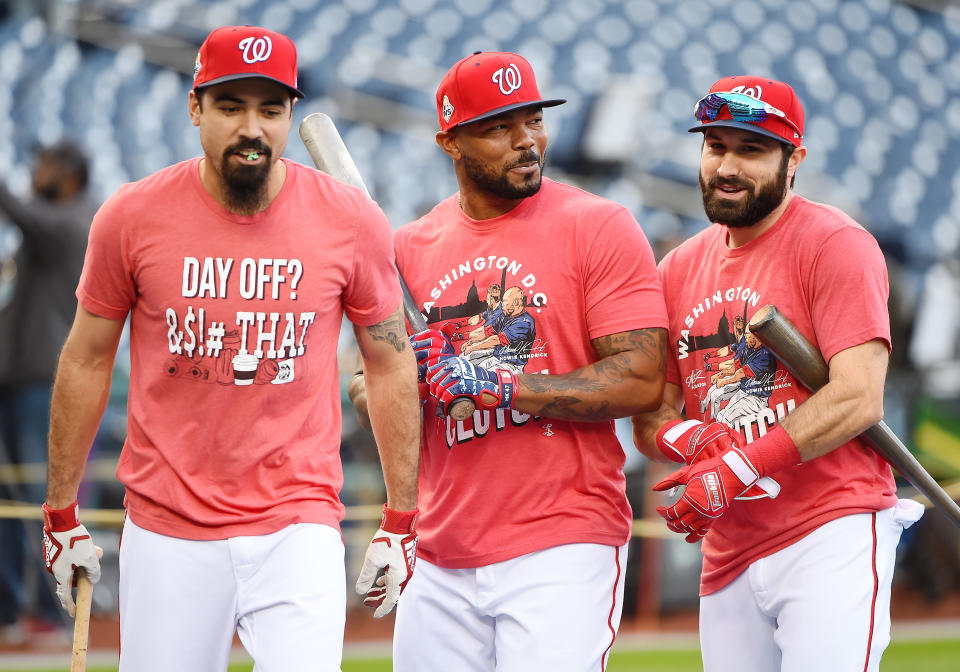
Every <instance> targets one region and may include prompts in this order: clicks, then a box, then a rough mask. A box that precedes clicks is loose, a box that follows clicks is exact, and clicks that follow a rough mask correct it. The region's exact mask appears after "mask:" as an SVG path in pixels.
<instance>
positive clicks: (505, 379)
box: [496, 369, 520, 408]
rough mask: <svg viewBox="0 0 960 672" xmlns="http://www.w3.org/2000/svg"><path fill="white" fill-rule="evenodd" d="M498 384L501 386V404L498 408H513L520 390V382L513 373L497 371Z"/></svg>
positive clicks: (505, 370)
mask: <svg viewBox="0 0 960 672" xmlns="http://www.w3.org/2000/svg"><path fill="white" fill-rule="evenodd" d="M496 374H497V384H498V385H499V386H500V402H499V403H498V404H497V408H513V402H514V400H515V399H516V398H517V392H518V391H519V390H520V381H519V379H518V377H517V374H515V373H514V372H513V371H509V370H507V369H497V370H496Z"/></svg>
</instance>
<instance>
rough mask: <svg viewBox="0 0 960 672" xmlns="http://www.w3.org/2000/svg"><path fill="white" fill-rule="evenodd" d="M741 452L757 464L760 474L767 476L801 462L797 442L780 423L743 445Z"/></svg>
mask: <svg viewBox="0 0 960 672" xmlns="http://www.w3.org/2000/svg"><path fill="white" fill-rule="evenodd" d="M743 452H744V454H745V455H746V456H747V459H749V460H750V461H751V462H752V463H753V464H755V465H756V466H757V470H758V471H759V472H760V475H761V476H769V475H771V474H775V473H777V472H778V471H783V470H784V469H787V468H789V467H792V466H794V465H797V464H800V463H801V462H803V458H802V457H801V456H800V451H799V450H797V444H796V443H794V441H793V439H792V438H791V436H790V435H789V434H787V430H785V429H784V428H783V427H781V426H780V425H777V426H775V427H774V428H773V429H771V430H770V431H769V432H767V433H766V434H764V435H763V436H761V437H760V438H759V439H757V440H756V441H754V442H753V443H751V444H750V445H748V446H745V447H744V448H743Z"/></svg>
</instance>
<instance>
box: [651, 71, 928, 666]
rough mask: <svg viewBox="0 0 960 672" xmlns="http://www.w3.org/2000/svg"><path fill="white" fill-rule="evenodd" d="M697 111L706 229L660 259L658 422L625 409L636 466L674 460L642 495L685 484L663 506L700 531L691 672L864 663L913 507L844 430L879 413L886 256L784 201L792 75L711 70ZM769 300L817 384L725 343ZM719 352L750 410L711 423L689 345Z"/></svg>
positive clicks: (873, 645)
mask: <svg viewBox="0 0 960 672" xmlns="http://www.w3.org/2000/svg"><path fill="white" fill-rule="evenodd" d="M694 116H695V119H696V121H697V124H696V125H695V126H694V127H692V128H691V129H690V131H691V132H698V133H702V134H703V147H702V150H701V157H700V188H701V191H702V193H703V205H704V209H705V211H706V214H707V216H708V218H709V219H710V220H711V221H712V222H714V225H713V226H711V227H710V228H708V229H706V230H704V231H702V232H701V233H699V234H697V235H695V236H694V237H693V238H691V239H690V240H688V241H686V242H685V243H683V244H681V245H680V246H679V247H678V248H677V249H675V250H673V251H672V252H671V253H669V254H668V255H667V256H666V257H665V258H664V260H663V261H662V262H661V263H660V267H659V271H660V278H661V280H662V282H663V286H664V294H665V297H666V300H667V308H668V312H669V313H670V341H669V343H670V348H669V350H670V355H671V356H670V357H668V374H667V386H666V391H665V394H664V403H663V406H662V407H661V408H660V410H659V411H658V412H655V413H650V414H644V415H639V416H636V417H635V418H634V438H635V440H636V442H637V445H638V447H639V448H640V449H641V450H643V451H644V452H645V453H646V454H648V455H649V456H650V457H651V458H654V459H660V460H664V459H668V460H672V461H675V462H680V463H685V464H686V466H684V467H683V468H681V469H680V470H678V471H676V472H675V473H673V474H671V475H670V476H668V477H667V478H665V479H664V480H662V481H661V482H660V483H658V484H657V485H655V486H654V489H656V490H668V489H670V488H673V487H678V486H679V487H682V488H683V490H682V493H681V496H680V498H679V500H677V501H676V503H674V504H673V505H672V506H668V507H661V508H660V509H658V511H659V513H660V514H661V515H662V516H663V517H664V518H665V519H666V520H667V525H668V526H669V527H670V528H671V529H672V530H674V531H676V532H679V533H681V534H685V535H686V539H687V541H689V542H696V541H699V540H700V539H701V538H702V539H703V549H702V550H703V573H702V576H701V585H700V595H701V599H700V643H701V649H702V654H703V663H704V669H705V670H706V671H707V672H711V671H720V670H730V669H736V670H740V671H756V672H761V671H762V672H769V671H770V670H828V669H829V670H836V671H839V670H850V671H853V670H857V671H860V670H874V671H876V670H877V669H879V664H880V656H881V655H882V653H883V650H884V648H885V647H886V646H887V644H888V642H889V640H890V615H889V605H890V583H891V579H892V575H893V566H894V559H895V551H896V546H897V542H898V540H899V538H900V533H901V531H902V529H903V528H904V527H908V526H909V525H910V524H912V523H913V522H914V521H916V520H917V519H918V518H919V517H920V515H921V513H922V507H921V506H920V505H919V504H918V503H916V502H913V501H910V500H904V501H898V500H897V497H896V494H895V486H894V481H893V476H892V473H891V471H890V467H889V466H887V464H886V463H885V462H883V460H881V458H879V457H878V456H877V455H876V454H875V453H874V452H873V451H871V450H870V449H869V448H867V447H866V445H865V444H863V443H862V442H861V441H860V440H859V439H857V438H856V437H857V435H859V434H860V433H861V432H862V431H863V430H864V429H866V428H867V427H869V426H871V425H873V424H875V423H876V422H877V421H878V420H879V419H880V418H881V417H882V414H883V406H882V400H883V384H884V377H885V374H886V368H887V357H888V355H889V349H890V327H889V318H888V315H887V293H888V285H887V275H886V270H885V265H884V260H883V256H882V255H881V253H880V249H879V247H878V245H877V243H876V241H875V240H874V239H873V237H872V236H871V235H870V234H869V233H867V231H866V230H864V228H863V227H861V226H860V225H859V224H857V223H856V222H855V221H853V220H852V219H851V218H850V217H848V216H847V215H845V214H844V213H843V212H841V211H839V210H837V209H836V208H833V207H830V206H827V205H823V204H820V203H815V202H813V201H810V200H807V199H805V198H803V197H802V196H799V195H797V194H795V193H794V192H793V190H792V187H793V183H794V178H795V175H796V173H797V169H798V168H799V167H800V165H801V163H802V162H803V159H804V157H805V156H806V153H807V149H806V147H804V146H803V119H804V113H803V107H802V106H801V104H800V101H799V99H798V98H797V95H796V93H795V92H794V90H793V89H792V88H791V87H790V86H789V85H788V84H785V83H783V82H778V81H773V80H769V79H766V78H761V77H750V76H735V77H725V78H723V79H721V80H720V81H718V82H717V83H716V84H714V86H713V87H712V88H711V90H710V92H709V93H708V94H707V95H706V96H704V97H703V98H702V99H700V100H699V101H698V102H697V104H696V106H695V110H694ZM766 304H774V305H776V306H777V307H778V308H779V310H780V312H781V313H783V314H784V315H785V316H786V317H787V318H788V319H789V320H790V321H792V322H793V323H794V324H795V325H797V327H798V328H799V329H800V331H801V332H803V334H804V335H805V336H806V337H807V338H809V339H810V340H811V341H812V342H813V343H814V344H815V345H816V346H817V347H818V348H819V349H820V351H821V352H822V353H823V355H824V358H825V359H826V360H827V362H828V363H829V368H830V382H829V383H828V384H827V385H825V386H824V387H823V388H822V389H821V390H820V391H818V392H817V393H815V394H812V395H811V394H810V393H809V392H808V391H807V390H806V389H805V388H803V387H802V386H801V385H800V384H799V383H798V382H797V380H796V379H795V378H794V377H793V376H792V375H791V374H790V373H789V372H787V371H786V370H784V369H783V367H782V365H776V368H775V369H773V370H771V368H770V367H769V366H765V367H755V366H751V361H750V360H749V358H747V357H745V356H744V355H743V352H742V349H738V348H737V340H736V336H735V335H734V334H733V333H732V332H731V330H730V326H729V325H730V324H731V322H732V321H733V320H734V318H735V316H740V315H743V316H744V318H745V320H746V322H747V323H748V324H749V321H750V319H751V318H752V317H753V314H754V313H755V312H756V311H757V310H758V309H759V308H760V307H762V306H764V305H766ZM723 346H731V351H732V352H733V353H734V360H735V361H734V363H733V365H732V367H733V368H736V370H737V371H738V376H737V379H738V381H739V385H740V392H739V393H738V394H739V395H740V397H741V399H742V400H743V399H744V398H745V397H746V396H747V395H750V394H753V395H756V396H757V399H755V400H754V401H755V403H754V404H753V405H750V404H744V405H743V407H744V408H750V409H753V412H748V413H739V412H738V413H734V412H726V413H724V411H723V410H721V411H720V412H719V414H718V416H717V417H718V418H722V419H726V420H728V421H729V422H730V424H723V423H721V422H711V421H710V416H709V414H707V413H706V412H705V411H706V408H705V405H703V404H702V403H701V402H702V401H703V399H704V398H705V397H706V394H707V391H708V383H706V382H700V381H703V380H704V378H705V376H704V375H697V373H698V371H699V372H700V373H701V374H702V373H703V371H702V369H703V361H704V359H703V353H707V352H711V351H715V349H717V348H721V347H723ZM770 359H771V360H772V358H770ZM708 379H709V378H708V377H707V380H708ZM722 403H725V404H728V403H729V401H726V400H724V401H723V402H722ZM725 408H726V407H725ZM681 409H686V418H687V419H686V420H682V419H681V415H680V411H681ZM731 410H732V409H731Z"/></svg>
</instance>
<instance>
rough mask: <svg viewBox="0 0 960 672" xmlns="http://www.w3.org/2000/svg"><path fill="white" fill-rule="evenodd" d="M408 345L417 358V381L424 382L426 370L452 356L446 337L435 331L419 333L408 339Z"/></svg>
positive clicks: (429, 330)
mask: <svg viewBox="0 0 960 672" xmlns="http://www.w3.org/2000/svg"><path fill="white" fill-rule="evenodd" d="M410 345H412V346H413V352H414V354H415V355H416V356H417V381H418V382H421V383H425V382H426V379H427V378H426V377H427V369H428V368H430V367H431V366H433V365H434V364H436V363H438V362H439V361H440V360H441V359H443V358H445V357H452V356H453V355H454V352H453V345H451V344H450V339H449V338H447V335H446V334H444V333H443V332H441V331H438V330H437V329H427V330H425V331H420V332H417V333H416V334H414V335H413V336H411V337H410Z"/></svg>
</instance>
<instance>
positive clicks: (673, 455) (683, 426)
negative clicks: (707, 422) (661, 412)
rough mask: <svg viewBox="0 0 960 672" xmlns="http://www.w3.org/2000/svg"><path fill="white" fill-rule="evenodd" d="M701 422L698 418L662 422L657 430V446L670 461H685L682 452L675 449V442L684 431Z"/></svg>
mask: <svg viewBox="0 0 960 672" xmlns="http://www.w3.org/2000/svg"><path fill="white" fill-rule="evenodd" d="M702 424H703V423H702V422H700V421H699V420H671V421H670V422H666V423H664V424H663V426H662V427H661V428H660V431H658V432H657V439H656V443H657V448H659V449H660V452H661V453H663V454H664V456H666V458H667V459H668V460H670V461H672V462H686V458H685V457H684V454H683V452H682V451H680V450H677V447H676V443H677V441H678V440H679V439H680V437H681V436H683V434H684V433H685V432H687V431H689V430H691V429H693V428H694V427H696V426H697V425H702Z"/></svg>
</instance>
